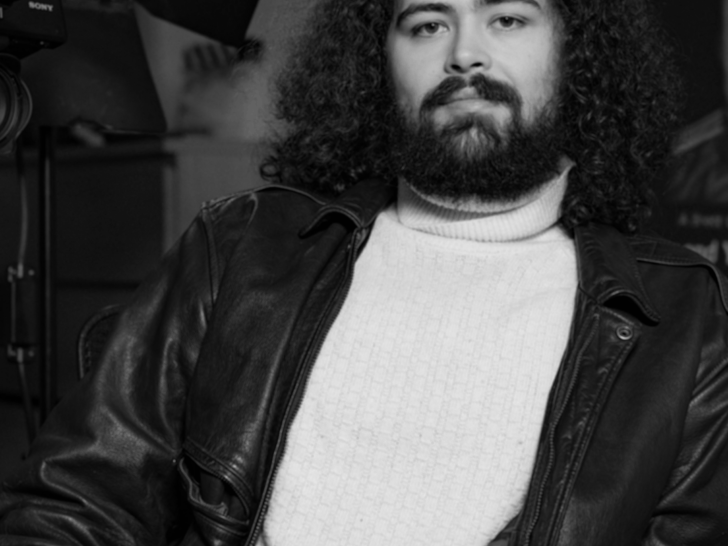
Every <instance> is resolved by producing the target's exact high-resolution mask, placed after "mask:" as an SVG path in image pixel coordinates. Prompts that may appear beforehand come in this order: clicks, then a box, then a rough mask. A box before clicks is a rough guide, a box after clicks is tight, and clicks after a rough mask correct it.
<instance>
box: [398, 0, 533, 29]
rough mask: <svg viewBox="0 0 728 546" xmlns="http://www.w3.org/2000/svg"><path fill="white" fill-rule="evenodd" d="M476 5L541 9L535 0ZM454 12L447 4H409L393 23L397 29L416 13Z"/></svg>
mask: <svg viewBox="0 0 728 546" xmlns="http://www.w3.org/2000/svg"><path fill="white" fill-rule="evenodd" d="M478 3H479V4H480V5H481V6H495V5H498V4H510V3H522V4H528V5H530V6H534V7H536V8H538V9H539V10H541V9H543V8H542V6H541V4H539V3H538V1H537V0H479V1H478ZM452 11H454V8H453V7H452V6H451V5H450V4H447V3H444V2H428V3H426V4H417V3H414V4H410V5H409V6H407V8H405V9H404V10H402V12H401V13H400V14H399V15H398V16H397V21H396V23H395V27H399V26H400V25H401V24H402V22H403V21H404V20H405V19H407V18H408V17H411V16H413V15H415V14H416V13H422V12H436V13H450V12H452Z"/></svg>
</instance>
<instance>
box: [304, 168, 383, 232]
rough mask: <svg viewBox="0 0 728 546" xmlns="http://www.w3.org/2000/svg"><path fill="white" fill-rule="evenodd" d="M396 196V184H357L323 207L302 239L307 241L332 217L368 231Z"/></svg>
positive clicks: (379, 181) (380, 181)
mask: <svg viewBox="0 0 728 546" xmlns="http://www.w3.org/2000/svg"><path fill="white" fill-rule="evenodd" d="M396 196H397V184H396V183H395V182H392V181H386V180H384V179H381V178H370V179H367V180H362V181H361V182H357V183H356V184H354V186H352V187H351V188H349V189H348V190H346V191H345V192H344V193H342V194H341V195H339V196H338V197H337V198H335V199H334V200H333V201H331V202H330V203H327V204H326V205H324V206H322V207H321V208H320V209H319V210H318V212H317V213H316V215H315V216H314V217H313V219H312V220H311V221H310V222H309V223H308V224H307V225H306V227H304V228H303V229H302V230H301V233H300V235H301V237H306V236H307V235H309V234H310V233H312V232H313V231H315V230H316V229H317V228H318V227H319V226H320V225H321V224H323V223H324V222H325V221H326V220H327V219H331V217H333V216H343V217H345V218H348V219H349V220H350V221H351V222H353V223H354V226H355V227H356V228H357V229H360V228H363V227H368V226H370V225H371V224H372V222H374V220H375V219H376V217H377V216H378V215H379V213H380V212H382V211H383V210H384V209H385V208H386V207H387V205H389V204H390V203H391V202H392V201H394V199H395V197H396Z"/></svg>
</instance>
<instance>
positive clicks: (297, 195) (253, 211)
mask: <svg viewBox="0 0 728 546" xmlns="http://www.w3.org/2000/svg"><path fill="white" fill-rule="evenodd" d="M325 203H326V201H325V200H324V199H323V198H321V197H319V196H316V195H314V194H312V193H308V192H306V191H303V190H300V189H298V188H293V187H289V186H280V185H272V184H271V185H266V186H260V187H258V188H254V189H252V190H246V191H241V192H237V193H234V194H231V195H226V196H223V197H220V198H218V199H213V200H211V201H207V202H206V203H204V204H203V205H202V209H201V214H202V215H203V216H205V217H206V219H207V220H208V221H209V222H211V223H213V224H217V223H224V222H236V221H237V222H243V223H246V222H249V221H250V219H251V218H254V217H255V216H256V215H258V214H259V213H260V211H261V210H267V209H271V208H277V209H281V210H289V211H290V212H291V214H300V213H301V212H305V211H308V210H310V211H311V212H314V211H316V210H317V209H319V208H320V207H321V206H323V205H324V204H325Z"/></svg>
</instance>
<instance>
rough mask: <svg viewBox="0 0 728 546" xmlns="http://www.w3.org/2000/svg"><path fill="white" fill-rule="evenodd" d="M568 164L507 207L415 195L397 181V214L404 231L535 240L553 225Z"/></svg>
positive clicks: (497, 239)
mask: <svg viewBox="0 0 728 546" xmlns="http://www.w3.org/2000/svg"><path fill="white" fill-rule="evenodd" d="M570 168H571V163H566V164H565V167H564V168H563V170H562V172H561V174H559V175H558V176H556V177H555V178H553V179H551V180H549V181H548V182H546V183H545V184H543V185H542V186H541V187H539V188H538V189H537V190H536V191H533V192H531V193H530V194H529V195H527V196H524V197H523V198H522V199H519V200H517V201H513V202H507V203H502V202H501V203H494V202H482V201H476V200H470V201H466V202H462V201H458V202H457V203H454V202H451V201H448V200H442V199H438V198H433V197H431V196H425V195H422V194H420V193H417V192H415V191H414V190H413V189H412V188H411V187H410V185H409V184H407V183H406V182H405V181H403V180H400V186H399V196H398V199H397V213H398V216H399V220H400V222H402V224H404V225H405V226H407V227H410V228H412V229H416V230H419V231H426V232H430V233H434V234H438V235H446V236H449V237H455V238H464V239H471V240H480V241H493V242H495V241H516V240H524V239H529V238H532V237H536V236H539V235H540V234H542V233H545V232H546V231H547V230H549V229H550V228H551V227H553V226H554V225H556V224H557V222H558V220H559V217H560V212H561V202H562V200H563V197H564V193H565V191H566V186H567V179H568V172H569V169H570Z"/></svg>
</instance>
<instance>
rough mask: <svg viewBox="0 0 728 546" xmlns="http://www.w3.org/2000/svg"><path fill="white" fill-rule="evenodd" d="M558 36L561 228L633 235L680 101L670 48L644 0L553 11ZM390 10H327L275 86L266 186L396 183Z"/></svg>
mask: <svg viewBox="0 0 728 546" xmlns="http://www.w3.org/2000/svg"><path fill="white" fill-rule="evenodd" d="M552 1H553V2H554V5H555V7H556V9H557V10H558V12H559V14H560V17H561V20H562V21H563V24H564V29H565V40H564V49H563V52H564V53H563V55H564V58H563V59H562V65H563V69H564V73H563V78H562V90H561V91H562V95H561V106H562V111H561V113H562V115H563V117H564V119H565V120H567V126H568V127H567V130H568V133H569V134H568V138H567V139H566V141H567V143H566V149H564V154H565V155H567V156H568V157H570V158H571V159H572V160H574V162H575V163H576V166H575V167H574V168H573V169H572V171H571V173H570V175H569V187H568V190H567V193H566V196H565V198H564V202H563V204H562V219H561V220H562V223H563V224H564V225H565V226H566V227H567V228H573V227H574V226H576V225H578V224H581V223H584V222H587V221H592V220H594V221H600V222H604V223H607V224H611V225H613V226H615V227H616V228H618V229H619V230H621V231H623V232H625V233H632V232H635V231H636V230H637V229H638V228H639V227H640V225H641V224H642V222H643V221H644V220H645V219H646V218H647V217H648V216H649V210H650V201H651V198H652V197H651V196H652V193H651V189H650V188H651V186H652V185H653V183H654V182H655V181H656V179H657V178H659V177H661V176H662V174H663V173H664V167H665V164H666V162H667V160H668V158H669V156H670V145H671V141H672V136H673V131H674V130H675V129H676V127H677V121H678V111H679V105H680V102H681V96H682V87H681V85H680V83H679V82H680V79H679V77H678V76H677V70H676V68H675V65H674V63H673V60H672V55H671V47H670V43H669V40H668V39H667V38H666V36H665V35H664V34H663V32H662V31H661V30H660V27H659V25H658V24H657V18H656V17H655V15H654V13H653V12H652V11H651V10H650V9H648V6H647V5H646V4H647V2H646V0H552ZM393 3H394V0H324V1H323V2H320V3H319V4H318V5H317V6H316V7H315V8H313V13H312V14H311V16H310V19H309V24H308V25H307V27H306V28H307V33H306V34H305V35H302V36H300V37H299V38H298V40H297V42H296V43H295V49H294V50H293V51H294V53H293V55H292V56H291V58H290V60H289V63H288V65H287V66H286V67H285V69H284V70H283V71H282V73H281V75H280V77H279V79H278V81H277V93H278V98H277V102H276V106H277V115H278V117H279V118H280V119H281V120H283V121H284V122H286V131H285V133H283V135H282V136H281V137H280V138H279V139H278V140H277V141H275V142H274V143H273V148H272V153H271V155H270V156H269V157H267V158H266V160H265V161H264V162H263V164H262V166H261V172H262V174H263V176H264V177H265V178H266V179H267V180H269V181H273V182H278V183H284V184H290V185H298V186H304V187H307V188H308V189H310V190H312V191H315V192H318V193H323V194H329V195H335V194H337V193H339V192H341V191H343V190H344V189H346V188H348V187H350V186H351V185H353V184H356V182H357V181H359V180H361V179H363V178H365V177H371V176H377V177H384V178H386V179H394V178H395V177H394V173H393V172H392V169H391V167H390V164H389V149H388V144H387V125H386V124H387V118H388V116H387V113H388V112H391V108H392V93H391V91H390V89H389V78H388V75H387V58H386V50H385V44H386V39H387V30H388V26H389V23H390V20H391V18H392V10H393Z"/></svg>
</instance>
